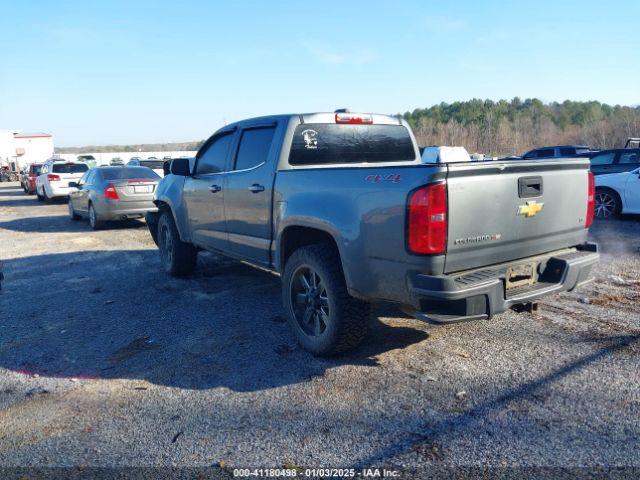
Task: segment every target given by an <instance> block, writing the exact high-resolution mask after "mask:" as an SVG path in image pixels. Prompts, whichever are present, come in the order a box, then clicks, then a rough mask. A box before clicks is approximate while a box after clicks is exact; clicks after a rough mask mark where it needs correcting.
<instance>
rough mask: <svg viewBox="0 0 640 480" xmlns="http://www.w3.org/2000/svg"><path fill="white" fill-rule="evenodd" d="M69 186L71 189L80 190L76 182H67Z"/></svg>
mask: <svg viewBox="0 0 640 480" xmlns="http://www.w3.org/2000/svg"><path fill="white" fill-rule="evenodd" d="M69 186H70V187H71V188H80V185H78V182H69Z"/></svg>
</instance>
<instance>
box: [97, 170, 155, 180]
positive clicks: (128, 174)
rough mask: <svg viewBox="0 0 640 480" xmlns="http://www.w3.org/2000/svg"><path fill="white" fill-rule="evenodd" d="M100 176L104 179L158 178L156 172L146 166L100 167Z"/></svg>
mask: <svg viewBox="0 0 640 480" xmlns="http://www.w3.org/2000/svg"><path fill="white" fill-rule="evenodd" d="M101 171H102V178H104V179H105V180H133V179H143V178H144V179H150V180H160V177H159V176H158V174H157V173H156V172H154V171H153V170H151V169H150V168H147V167H124V168H122V167H120V168H104V169H101Z"/></svg>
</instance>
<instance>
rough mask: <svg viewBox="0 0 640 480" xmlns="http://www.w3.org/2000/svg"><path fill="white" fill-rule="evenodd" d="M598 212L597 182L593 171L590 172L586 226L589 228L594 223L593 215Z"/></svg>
mask: <svg viewBox="0 0 640 480" xmlns="http://www.w3.org/2000/svg"><path fill="white" fill-rule="evenodd" d="M595 212H596V182H595V179H594V177H593V173H592V172H589V192H588V194H587V219H586V221H585V227H586V228H589V227H590V226H591V224H592V223H593V217H594V215H595Z"/></svg>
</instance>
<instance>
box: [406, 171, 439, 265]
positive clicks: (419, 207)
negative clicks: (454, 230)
mask: <svg viewBox="0 0 640 480" xmlns="http://www.w3.org/2000/svg"><path fill="white" fill-rule="evenodd" d="M408 217H409V222H408V228H407V237H408V238H407V241H408V246H409V250H410V251H411V252H412V253H418V254H431V255H433V254H440V253H445V251H446V250H447V184H446V183H435V184H433V185H427V186H426V187H422V188H419V189H418V190H415V191H414V192H413V193H412V194H411V196H410V197H409V205H408Z"/></svg>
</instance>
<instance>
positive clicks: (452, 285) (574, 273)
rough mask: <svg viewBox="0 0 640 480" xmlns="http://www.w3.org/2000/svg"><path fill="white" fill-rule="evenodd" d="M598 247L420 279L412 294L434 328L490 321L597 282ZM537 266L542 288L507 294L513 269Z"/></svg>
mask: <svg viewBox="0 0 640 480" xmlns="http://www.w3.org/2000/svg"><path fill="white" fill-rule="evenodd" d="M598 258H599V255H598V248H597V245H596V244H595V243H585V244H584V245H580V246H579V247H577V248H573V249H565V250H561V251H558V252H551V253H547V254H545V255H539V256H536V257H531V258H526V259H520V260H518V261H514V262H509V263H504V264H499V265H493V266H491V267H487V268H482V269H475V270H470V271H468V272H459V273H456V274H452V275H444V276H428V275H420V274H417V275H414V276H412V277H411V278H409V291H410V293H411V297H412V303H413V306H414V308H415V309H416V313H415V316H416V318H418V319H421V320H425V321H427V322H430V323H454V322H460V321H467V320H475V319H481V318H489V317H491V316H492V315H494V314H497V313H500V312H503V311H505V310H507V309H508V308H510V307H512V306H514V305H520V304H525V303H530V302H534V301H536V300H538V299H540V298H542V297H545V296H547V295H550V294H552V293H556V292H561V291H571V290H573V289H575V288H577V287H580V286H582V285H585V284H587V283H589V282H590V281H592V280H593V277H592V274H591V270H592V268H593V266H594V265H595V264H596V263H597V262H598ZM530 261H535V262H537V263H538V265H539V267H538V275H539V277H538V282H537V283H536V284H534V285H530V286H526V287H518V288H513V289H510V290H508V291H507V289H506V288H505V282H506V281H505V278H506V272H507V269H508V267H509V266H512V265H516V264H520V263H525V262H530Z"/></svg>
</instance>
